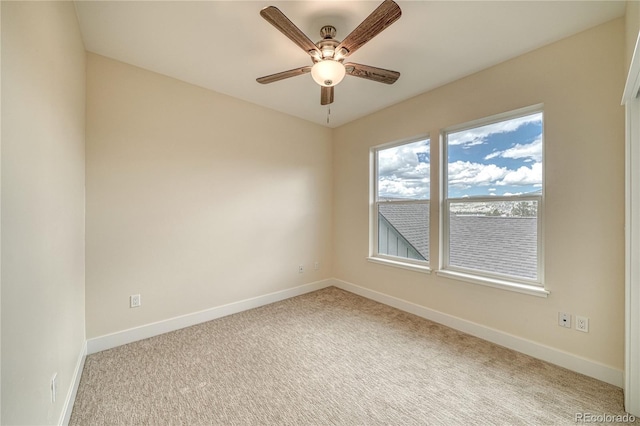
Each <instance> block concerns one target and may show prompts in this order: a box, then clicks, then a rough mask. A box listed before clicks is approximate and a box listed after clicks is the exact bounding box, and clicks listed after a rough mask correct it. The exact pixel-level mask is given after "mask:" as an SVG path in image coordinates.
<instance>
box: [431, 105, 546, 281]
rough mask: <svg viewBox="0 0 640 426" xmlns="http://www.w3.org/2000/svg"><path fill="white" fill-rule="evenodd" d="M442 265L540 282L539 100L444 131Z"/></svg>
mask: <svg viewBox="0 0 640 426" xmlns="http://www.w3.org/2000/svg"><path fill="white" fill-rule="evenodd" d="M443 142H444V144H443V145H444V153H443V154H444V155H443V158H445V159H446V165H444V166H443V169H444V171H445V172H446V173H445V176H444V182H443V183H444V185H443V191H444V194H443V207H442V210H443V212H442V217H443V230H442V236H443V241H442V252H443V253H442V269H443V270H444V271H451V272H454V273H459V274H461V275H464V276H467V277H468V278H474V277H476V278H479V279H480V280H485V281H488V282H491V281H495V282H496V283H507V284H508V283H513V284H514V285H518V284H520V285H522V284H524V285H532V286H542V260H541V259H542V256H541V249H542V244H541V235H542V233H541V225H542V214H541V213H542V201H543V189H544V185H543V173H542V171H543V167H542V166H543V156H542V149H543V115H542V112H541V111H540V108H537V109H531V108H529V109H526V110H520V111H519V112H516V113H511V114H508V115H501V116H499V117H493V119H487V120H483V122H481V123H473V124H470V125H469V124H468V125H464V126H457V127H456V128H453V129H449V130H447V131H446V132H444V137H443Z"/></svg>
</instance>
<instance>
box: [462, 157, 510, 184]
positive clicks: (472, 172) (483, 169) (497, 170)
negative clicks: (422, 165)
mask: <svg viewBox="0 0 640 426" xmlns="http://www.w3.org/2000/svg"><path fill="white" fill-rule="evenodd" d="M507 173H509V169H507V168H506V167H498V166H496V165H495V164H479V163H471V162H469V161H456V162H454V163H449V185H451V186H455V187H458V188H469V187H471V186H489V185H494V184H495V183H496V182H498V181H500V180H502V179H503V178H504V177H505V176H506V175H507Z"/></svg>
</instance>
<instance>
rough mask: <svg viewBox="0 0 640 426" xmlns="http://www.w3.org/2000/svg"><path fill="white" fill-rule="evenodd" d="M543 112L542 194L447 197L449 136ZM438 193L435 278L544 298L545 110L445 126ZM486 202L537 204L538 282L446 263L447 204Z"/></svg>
mask: <svg viewBox="0 0 640 426" xmlns="http://www.w3.org/2000/svg"><path fill="white" fill-rule="evenodd" d="M535 113H542V115H543V120H542V125H543V132H542V192H541V194H540V195H539V196H538V195H531V194H528V195H513V196H479V197H466V198H449V194H448V191H449V183H448V171H449V165H448V141H447V136H448V135H449V134H451V133H456V132H460V131H463V130H468V129H473V128H477V127H482V126H486V125H489V124H495V123H499V122H502V121H507V120H511V119H515V118H519V117H524V116H527V115H531V114H535ZM440 146H441V149H440V152H441V159H440V170H441V173H440V182H441V186H440V189H441V190H440V194H441V197H440V198H441V203H440V206H441V209H440V212H441V214H440V239H439V241H440V244H439V247H440V265H439V270H438V275H441V276H445V277H447V278H454V279H457V280H462V281H466V282H471V283H475V284H481V285H485V286H489V287H496V288H501V289H506V290H512V291H517V292H521V293H526V294H531V295H535V296H541V297H546V296H547V295H548V294H549V291H547V290H545V288H544V194H545V190H544V187H545V176H544V175H545V173H544V169H545V164H546V162H545V158H544V154H545V149H544V110H543V105H542V104H539V105H533V106H530V107H526V108H521V109H518V110H514V111H509V112H505V113H502V114H497V115H493V116H491V117H486V118H482V119H479V120H474V121H471V122H467V123H463V124H460V125H456V126H452V127H448V128H446V129H444V130H443V131H442V132H441V135H440ZM489 201H493V202H495V201H513V202H519V201H536V202H537V203H538V214H537V259H536V261H537V268H536V272H537V274H536V275H537V279H527V278H524V277H517V276H515V275H505V274H499V273H492V272H489V271H480V270H476V269H470V268H464V267H459V266H452V265H450V262H449V260H450V259H449V252H450V250H449V242H450V238H449V231H450V229H449V225H450V223H449V221H450V213H449V212H450V205H451V204H452V203H473V202H489Z"/></svg>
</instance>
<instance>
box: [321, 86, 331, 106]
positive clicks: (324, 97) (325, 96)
mask: <svg viewBox="0 0 640 426" xmlns="http://www.w3.org/2000/svg"><path fill="white" fill-rule="evenodd" d="M332 103H333V86H331V87H325V86H321V87H320V105H329V104H332Z"/></svg>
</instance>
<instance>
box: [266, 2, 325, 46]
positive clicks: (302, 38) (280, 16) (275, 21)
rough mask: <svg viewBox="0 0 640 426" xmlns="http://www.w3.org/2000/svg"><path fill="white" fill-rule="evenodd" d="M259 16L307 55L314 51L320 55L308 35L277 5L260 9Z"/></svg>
mask: <svg viewBox="0 0 640 426" xmlns="http://www.w3.org/2000/svg"><path fill="white" fill-rule="evenodd" d="M260 16H262V17H263V18H264V19H265V20H266V21H267V22H269V23H270V24H271V25H273V26H274V27H276V28H277V29H278V30H279V31H280V32H281V33H282V34H284V35H286V36H287V37H289V40H291V41H292V42H294V43H295V44H297V45H298V46H300V47H301V48H302V49H303V50H304V51H305V52H307V53H308V54H309V55H312V52H314V53H313V54H317V55H318V56H319V57H322V54H321V53H320V50H318V47H317V46H316V45H315V44H314V43H313V42H312V41H311V40H309V37H307V36H306V35H305V34H304V33H303V32H302V31H301V30H300V28H298V27H296V25H295V24H294V23H293V22H291V21H290V20H289V18H287V17H286V16H285V15H284V13H282V12H281V11H280V9H278V8H277V7H275V6H268V7H265V8H264V9H262V10H261V11H260Z"/></svg>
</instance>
